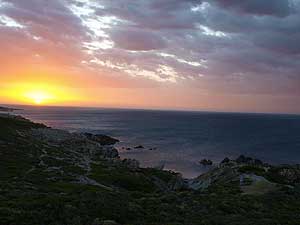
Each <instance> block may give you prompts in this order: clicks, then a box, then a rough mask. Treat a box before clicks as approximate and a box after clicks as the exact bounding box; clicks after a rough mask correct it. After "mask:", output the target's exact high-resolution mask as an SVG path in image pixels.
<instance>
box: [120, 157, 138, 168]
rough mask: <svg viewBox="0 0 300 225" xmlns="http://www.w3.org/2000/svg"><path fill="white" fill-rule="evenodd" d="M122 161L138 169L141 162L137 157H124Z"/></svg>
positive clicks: (129, 166)
mask: <svg viewBox="0 0 300 225" xmlns="http://www.w3.org/2000/svg"><path fill="white" fill-rule="evenodd" d="M122 163H123V164H124V165H126V166H127V167H128V168H130V169H138V168H139V167H140V163H139V161H137V160H136V159H123V160H122Z"/></svg>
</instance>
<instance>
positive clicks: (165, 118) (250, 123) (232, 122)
mask: <svg viewBox="0 0 300 225" xmlns="http://www.w3.org/2000/svg"><path fill="white" fill-rule="evenodd" d="M22 108H23V109H24V110H22V111H18V112H17V114H21V115H23V116H25V117H27V118H29V119H31V120H34V121H36V122H42V123H45V124H47V125H49V126H51V127H54V128H60V129H67V130H69V131H72V132H73V131H76V132H78V131H79V132H83V131H84V132H92V133H101V134H107V135H111V136H113V137H116V138H119V139H120V140H121V143H120V144H118V146H117V147H118V149H119V151H120V153H121V156H122V157H127V158H135V159H138V160H139V161H140V162H141V164H142V166H159V165H163V164H164V165H165V168H166V169H172V170H176V171H179V172H181V173H183V174H184V176H186V177H193V176H196V175H199V174H200V173H201V172H203V171H204V170H205V168H203V167H202V166H200V165H199V163H198V162H199V160H201V159H203V158H208V159H211V160H213V161H214V162H219V161H221V160H222V159H223V158H224V157H232V158H234V157H237V156H238V155H240V154H245V155H249V156H252V157H257V158H259V159H262V160H264V161H266V162H270V163H276V164H277V163H300V116H296V115H271V114H246V113H210V112H179V111H151V110H125V109H90V108H66V107H22ZM140 144H141V145H143V146H145V149H142V150H135V149H134V150H131V151H126V150H124V149H122V147H126V148H127V147H134V146H136V145H140ZM150 148H157V149H156V150H152V151H151V150H149V149H150Z"/></svg>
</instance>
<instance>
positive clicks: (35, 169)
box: [0, 114, 300, 225]
mask: <svg viewBox="0 0 300 225" xmlns="http://www.w3.org/2000/svg"><path fill="white" fill-rule="evenodd" d="M116 142H117V140H116V139H114V138H111V137H108V136H105V135H93V134H87V133H84V134H79V133H69V132H67V131H63V130H56V129H52V128H49V127H46V126H45V125H43V124H36V123H33V122H31V121H29V120H27V119H24V118H22V117H17V116H12V115H8V114H0V224H1V225H41V224H43V225H101V224H128V225H141V224H145V225H148V224H149V225H167V224H172V225H175V224H184V225H193V224H199V225H210V224H211V225H222V224H224V225H225V224H234V225H235V224H236V225H250V224H256V225H259V224H263V225H268V224H270V225H274V224H282V225H283V224H284V225H286V224H291V225H292V224H294V225H298V224H300V214H299V212H300V185H299V183H300V166H299V165H281V166H272V165H268V164H266V163H263V162H261V161H260V160H257V159H252V158H249V157H245V156H240V157H239V158H238V159H236V160H230V159H224V160H223V162H222V163H221V164H220V165H217V166H214V167H212V169H211V170H210V171H209V172H207V173H205V174H202V175H200V176H199V177H197V178H195V179H190V180H188V179H183V178H182V176H181V175H180V174H178V173H175V172H172V171H163V170H159V169H154V168H141V167H140V166H139V163H138V161H136V160H132V159H121V158H120V157H119V154H118V151H117V150H116V149H115V148H114V147H113V144H114V143H116Z"/></svg>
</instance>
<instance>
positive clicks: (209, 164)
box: [199, 159, 213, 166]
mask: <svg viewBox="0 0 300 225" xmlns="http://www.w3.org/2000/svg"><path fill="white" fill-rule="evenodd" d="M199 163H200V164H201V165H203V166H211V165H212V164H213V162H212V161H211V160H210V159H202V160H201V161H200V162H199Z"/></svg>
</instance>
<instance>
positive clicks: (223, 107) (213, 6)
mask: <svg viewBox="0 0 300 225" xmlns="http://www.w3.org/2000/svg"><path fill="white" fill-rule="evenodd" d="M0 49H1V50H0V103H3V104H45V105H64V106H71V105H72V106H96V107H124V108H150V109H188V110H204V111H241V112H272V113H300V0H266V1H262V0H243V1H241V0H203V1H202V0H113V1H112V0H51V1H48V0H26V1H23V0H0Z"/></svg>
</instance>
